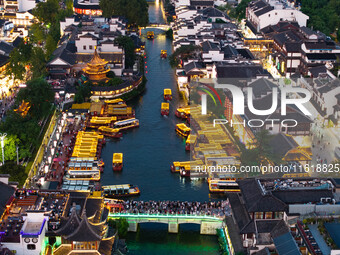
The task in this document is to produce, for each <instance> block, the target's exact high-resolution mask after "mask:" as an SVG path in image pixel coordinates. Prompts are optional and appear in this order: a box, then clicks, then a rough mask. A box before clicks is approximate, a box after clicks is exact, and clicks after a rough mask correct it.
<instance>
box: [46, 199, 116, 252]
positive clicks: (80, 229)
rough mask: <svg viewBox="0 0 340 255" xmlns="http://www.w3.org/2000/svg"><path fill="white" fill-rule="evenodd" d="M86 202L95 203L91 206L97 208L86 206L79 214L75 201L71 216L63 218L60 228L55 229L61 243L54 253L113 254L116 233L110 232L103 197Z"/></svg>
mask: <svg viewBox="0 0 340 255" xmlns="http://www.w3.org/2000/svg"><path fill="white" fill-rule="evenodd" d="M86 203H91V204H93V205H91V208H96V210H92V209H90V208H89V209H90V211H89V210H86V209H85V208H84V209H83V210H82V213H81V215H79V208H77V205H76V204H75V203H74V204H73V205H72V207H71V208H70V214H69V216H68V217H63V218H62V219H61V223H60V227H59V229H57V230H55V231H54V233H55V234H56V235H57V236H60V237H61V245H60V246H59V247H58V248H57V249H56V250H54V252H53V253H54V254H56V255H58V254H62V255H65V254H78V253H86V254H111V251H112V246H113V244H114V241H115V235H109V234H108V226H107V224H106V217H107V213H104V211H103V209H102V208H103V207H102V206H101V205H102V199H100V198H98V199H93V198H91V199H90V200H89V199H87V201H86ZM86 207H88V206H86ZM91 210H92V211H91ZM103 213H104V214H103Z"/></svg>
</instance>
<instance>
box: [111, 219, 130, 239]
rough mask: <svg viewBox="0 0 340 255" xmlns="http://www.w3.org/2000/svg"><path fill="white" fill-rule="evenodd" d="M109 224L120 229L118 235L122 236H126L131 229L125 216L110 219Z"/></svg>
mask: <svg viewBox="0 0 340 255" xmlns="http://www.w3.org/2000/svg"><path fill="white" fill-rule="evenodd" d="M108 225H109V227H111V228H115V229H117V230H118V235H119V237H121V238H124V237H126V235H127V233H128V229H129V223H128V221H127V220H126V219H124V218H119V219H118V220H112V219H111V220H109V221H108Z"/></svg>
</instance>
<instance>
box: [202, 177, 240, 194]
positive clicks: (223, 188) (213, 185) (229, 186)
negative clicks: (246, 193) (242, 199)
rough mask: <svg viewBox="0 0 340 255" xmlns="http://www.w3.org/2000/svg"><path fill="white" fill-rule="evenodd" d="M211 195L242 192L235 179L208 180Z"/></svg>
mask: <svg viewBox="0 0 340 255" xmlns="http://www.w3.org/2000/svg"><path fill="white" fill-rule="evenodd" d="M208 183H209V192H210V193H225V192H240V188H239V186H238V183H237V182H236V179H235V178H222V179H208Z"/></svg>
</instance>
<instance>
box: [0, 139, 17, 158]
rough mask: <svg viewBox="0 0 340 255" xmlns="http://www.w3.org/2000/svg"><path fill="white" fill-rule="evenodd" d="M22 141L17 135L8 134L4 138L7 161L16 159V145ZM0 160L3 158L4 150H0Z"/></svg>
mask: <svg viewBox="0 0 340 255" xmlns="http://www.w3.org/2000/svg"><path fill="white" fill-rule="evenodd" d="M19 143H20V140H19V138H18V137H17V136H16V135H7V136H6V138H5V139H4V154H5V161H8V160H15V159H16V146H17V145H18V144H19ZM0 160H2V150H0Z"/></svg>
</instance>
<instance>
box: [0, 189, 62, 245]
mask: <svg viewBox="0 0 340 255" xmlns="http://www.w3.org/2000/svg"><path fill="white" fill-rule="evenodd" d="M67 199H68V194H67V193H65V192H63V191H37V190H17V191H16V192H15V194H14V196H13V197H12V199H11V200H10V201H9V203H8V205H9V209H8V210H7V211H6V212H5V213H4V214H3V215H2V218H1V223H2V224H1V225H0V233H1V232H3V233H4V237H3V242H19V241H20V233H21V234H24V233H31V234H36V233H38V232H39V230H40V229H41V227H42V224H43V222H42V221H39V222H34V221H32V222H31V221H30V222H27V223H26V225H24V223H25V218H26V216H27V215H28V213H32V212H33V213H34V212H40V213H43V214H44V215H45V216H49V218H50V220H49V228H53V225H55V224H58V222H59V220H58V219H59V218H60V217H61V215H62V214H63V213H64V207H65V205H66V203H67Z"/></svg>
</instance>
